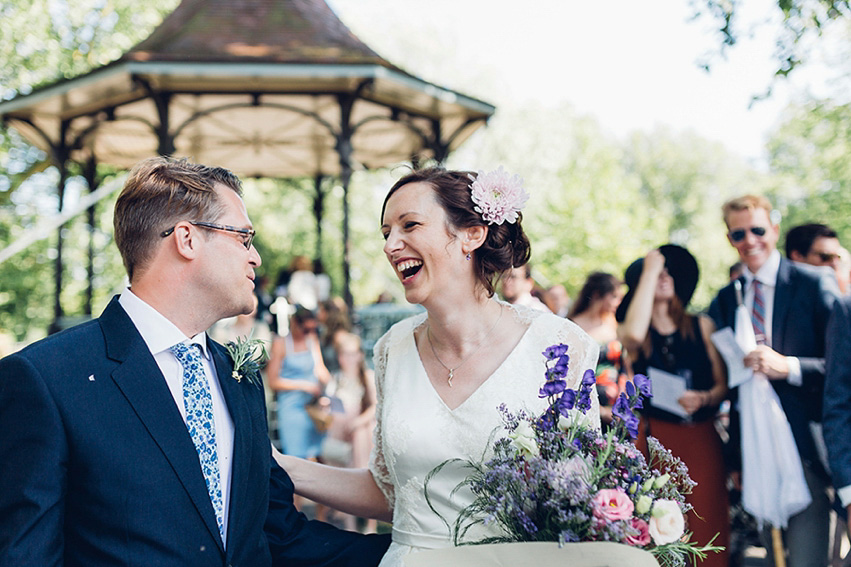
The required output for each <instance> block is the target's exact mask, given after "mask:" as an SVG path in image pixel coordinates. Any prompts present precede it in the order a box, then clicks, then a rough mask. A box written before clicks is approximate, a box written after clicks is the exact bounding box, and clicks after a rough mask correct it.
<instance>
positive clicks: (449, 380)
mask: <svg viewBox="0 0 851 567" xmlns="http://www.w3.org/2000/svg"><path fill="white" fill-rule="evenodd" d="M500 319H502V305H500V306H499V317H497V318H496V322H495V323H494V324H493V327H491V328H490V330H489V331H488V333H487V334H486V335H485V338H483V339H482V341H481V342H480V343H479V346H477V347H476V350H474V351H473V352H471V353H470V354H468V355H467V358H465V359H464V360H462V361H461V362H460V364H458V365H457V366H456V367H455V368H449V367H448V366H446V365H445V364H443V361H442V360H440V357H439V356H437V351H435V350H434V342H433V341H432V340H431V324H429V325H426V338H427V339H428V346H430V347H431V353H432V354H433V355H434V358H435V360H437V361H438V362H439V363H440V365H441V366H442V367H444V368H445V369H446V370H448V371H449V377H448V378H447V379H446V382H447V383H448V384H449V387H450V388H451V387H452V378H454V377H455V371H456V370H458V369H459V368H461V367H462V366H464V364H465V363H466V362H467V361H468V360H470V359H471V358H473V355H474V354H476V353H477V352H479V350H480V349H481V348H482V347H483V346H484V345H485V343H486V342H487V340H488V339H489V338H490V336H491V335H492V334H493V332H494V330H495V329H496V326H497V325H498V324H499V320H500Z"/></svg>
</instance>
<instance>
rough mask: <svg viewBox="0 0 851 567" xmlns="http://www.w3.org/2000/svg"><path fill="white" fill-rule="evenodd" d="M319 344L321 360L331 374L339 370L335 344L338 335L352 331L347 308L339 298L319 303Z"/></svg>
mask: <svg viewBox="0 0 851 567" xmlns="http://www.w3.org/2000/svg"><path fill="white" fill-rule="evenodd" d="M316 316H317V319H318V320H319V344H320V346H321V349H322V360H323V361H324V362H325V367H326V368H327V369H328V372H331V373H332V374H333V373H334V372H337V371H338V370H340V363H339V361H338V360H337V351H336V348H335V344H336V342H337V339H338V338H339V336H340V335H342V334H345V333H347V332H349V331H351V330H352V324H351V321H350V320H349V307H348V306H347V305H346V302H345V301H343V299H342V298H341V297H332V298H330V299H326V300H325V301H322V302H320V303H319V311H318V313H317V315H316Z"/></svg>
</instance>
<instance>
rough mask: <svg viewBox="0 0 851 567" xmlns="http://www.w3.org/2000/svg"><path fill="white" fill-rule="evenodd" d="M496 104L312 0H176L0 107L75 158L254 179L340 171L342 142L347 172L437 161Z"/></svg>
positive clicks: (36, 140)
mask: <svg viewBox="0 0 851 567" xmlns="http://www.w3.org/2000/svg"><path fill="white" fill-rule="evenodd" d="M493 112H494V107H493V106H491V105H490V104H488V103H486V102H483V101H481V100H477V99H475V98H472V97H469V96H465V95H463V94H461V93H458V92H455V91H452V90H449V89H445V88H442V87H439V86H437V85H434V84H432V83H429V82H427V81H424V80H422V79H419V78H417V77H415V76H413V75H411V74H409V73H406V72H405V71H403V70H402V69H400V68H398V67H396V66H395V65H393V64H391V63H390V62H388V61H386V60H385V59H383V58H381V57H380V56H379V55H378V54H376V53H375V52H374V51H373V50H372V49H370V48H369V47H368V46H366V45H365V44H364V43H363V42H361V41H360V40H359V39H358V38H357V37H355V36H354V35H353V34H352V33H351V32H350V31H349V29H348V28H347V27H346V26H345V25H344V24H343V23H342V22H341V21H340V20H339V19H338V18H337V17H336V15H335V14H334V13H333V12H332V11H331V9H330V8H329V7H328V6H327V4H325V2H324V1H322V0H183V2H182V3H181V4H180V5H179V6H178V7H177V8H176V9H175V10H174V12H172V13H171V14H170V15H169V16H167V17H166V18H165V19H164V20H163V22H162V23H161V25H160V26H159V27H158V28H157V29H156V30H154V32H153V33H152V34H151V35H150V37H148V38H147V39H146V40H144V41H142V42H141V43H140V44H138V45H137V46H136V47H134V48H133V49H131V50H130V51H129V52H127V53H126V54H125V55H124V56H122V57H121V58H120V59H118V60H117V61H115V62H113V63H111V64H109V65H106V66H104V67H101V68H98V69H96V70H94V71H92V72H90V73H88V74H86V75H83V76H80V77H76V78H73V79H68V80H62V81H59V82H57V83H54V84H51V85H48V86H46V87H44V88H41V89H38V90H36V91H34V92H32V93H30V94H28V95H25V96H19V97H17V98H15V99H12V100H10V101H7V102H3V103H0V116H2V118H3V120H4V121H5V122H6V123H7V124H9V125H11V126H13V127H14V128H15V129H17V130H18V131H19V132H21V133H22V134H23V135H24V137H26V138H27V140H29V141H30V142H31V143H33V144H34V145H36V146H38V147H40V148H42V149H44V150H45V151H48V152H51V151H52V150H55V149H56V148H66V149H67V150H68V151H69V152H70V153H69V157H70V159H72V160H74V161H77V162H84V161H86V160H88V159H89V158H91V157H94V158H95V161H96V162H97V163H108V164H112V165H115V166H119V167H130V166H132V165H133V164H135V163H136V162H138V161H139V160H140V159H143V158H146V157H150V156H152V155H156V154H174V155H178V156H187V157H190V158H191V159H192V160H194V161H198V162H201V163H209V164H215V165H220V166H224V167H227V168H229V169H232V170H234V171H235V172H237V173H239V174H241V175H248V176H258V177H293V176H317V175H336V174H339V173H340V171H341V165H340V164H341V160H340V151H341V149H346V147H345V145H346V144H348V148H350V150H351V159H350V161H349V163H350V164H351V165H352V166H353V167H354V168H355V169H357V168H359V167H363V168H367V169H369V168H376V167H382V166H386V165H390V164H395V163H399V162H404V161H410V160H411V159H412V158H413V159H419V160H423V159H428V158H436V159H438V160H441V161H442V160H443V159H444V158H445V157H446V155H447V154H448V153H449V152H451V151H452V150H454V149H455V148H457V147H458V146H459V145H460V144H461V143H463V142H464V141H465V140H466V139H467V138H468V137H469V136H470V134H472V133H473V132H474V131H475V130H476V129H477V128H479V127H480V126H482V125H483V124H485V123H486V121H487V119H488V118H489V117H490V115H491V114H492V113H493ZM52 155H53V154H52Z"/></svg>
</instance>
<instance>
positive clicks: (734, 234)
mask: <svg viewBox="0 0 851 567" xmlns="http://www.w3.org/2000/svg"><path fill="white" fill-rule="evenodd" d="M748 231H751V234H753V235H754V236H757V237H759V238H762V237H763V236H765V233H766V231H767V229H766V228H765V227H764V226H752V227H750V228H737V229H736V230H731V231H730V232H728V233H727V234H728V235H729V236H730V240H732V241H733V242H741V241H742V240H744V239H745V236H746V235H747V233H748Z"/></svg>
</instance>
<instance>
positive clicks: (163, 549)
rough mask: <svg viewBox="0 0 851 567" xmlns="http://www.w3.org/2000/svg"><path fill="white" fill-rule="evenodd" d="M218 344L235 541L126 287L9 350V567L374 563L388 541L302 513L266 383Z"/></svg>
mask: <svg viewBox="0 0 851 567" xmlns="http://www.w3.org/2000/svg"><path fill="white" fill-rule="evenodd" d="M209 347H210V351H211V353H212V356H213V359H214V362H215V366H216V371H217V373H218V379H219V382H220V383H221V387H222V393H223V395H224V398H225V402H226V404H227V407H228V410H229V412H230V414H231V417H232V419H233V424H234V443H233V472H232V479H231V498H230V512H229V513H230V516H229V522H228V534H227V536H228V537H227V542H228V545H227V549H224V548H223V546H222V541H221V537H220V536H219V534H218V528H217V527H216V521H215V515H214V512H213V507H212V504H211V503H210V498H209V496H208V493H207V488H206V485H205V481H204V476H203V473H202V472H201V468H200V464H199V460H198V455H197V453H196V450H195V446H194V445H193V443H192V439H191V437H190V436H189V433H188V431H187V429H186V425H185V424H184V422H183V419H182V417H181V415H180V412H179V411H178V408H177V406H176V405H175V403H174V398H173V397H172V395H171V393H170V392H169V389H168V386H167V385H166V382H165V380H164V379H163V377H162V373H161V372H160V369H159V367H158V366H157V363H156V361H155V360H154V358H153V356H152V355H151V353H150V351H149V350H148V348H147V346H146V345H145V342H144V340H143V339H142V337H141V335H140V334H139V333H138V331H137V330H136V328H135V326H134V325H133V323H132V321H131V320H130V318H129V317H128V316H127V314H126V313H125V311H124V310H123V309H122V308H121V306H120V304H119V303H118V301H117V298H115V299H113V300H112V302H111V303H110V304H109V305H108V306H107V308H106V309H105V310H104V312H103V314H102V315H101V317H100V318H99V319H96V320H94V321H90V322H88V323H84V324H82V325H79V326H77V327H74V328H72V329H68V330H67V331H64V332H62V333H59V334H57V335H54V336H52V337H48V338H47V339H44V340H42V341H39V342H37V343H35V344H33V345H31V346H29V347H27V348H26V349H24V350H22V351H20V352H19V353H16V354H13V355H10V356H8V357H6V358H4V359H3V360H2V361H0V432H2V433H0V566H2V567H12V566H15V567H27V566H32V567H50V566H55V565H65V566H68V567H76V566H81V567H82V566H85V567H100V566H118V565H121V566H130V565H139V566H142V565H144V566H174V567H196V566H197V567H201V566H212V565H222V566H224V565H228V566H231V565H232V566H234V567H237V566H245V567H267V566H270V565H273V564H274V565H307V564H310V565H369V564H377V562H378V561H379V559H380V557H381V556H382V554H383V553H384V549H385V548H386V547H387V545H388V541H387V538H374V537H373V538H368V537H366V536H360V535H359V534H354V533H350V532H342V531H339V530H335V529H333V528H331V527H330V526H326V525H323V524H320V523H318V522H308V521H307V520H306V518H304V516H302V515H301V514H299V513H298V512H296V510H295V508H294V507H293V505H292V493H293V486H292V482H291V481H290V479H289V477H288V476H287V475H286V473H285V472H284V471H283V470H282V469H280V467H278V466H277V465H276V464H275V462H274V460H273V459H272V458H271V448H270V443H269V437H268V431H267V425H266V410H265V402H264V396H263V390H262V387H258V386H256V385H254V384H251V383H249V382H248V381H247V380H243V381H241V382H237V381H236V380H234V379H233V378H231V372H232V369H233V365H232V362H231V360H230V357H229V356H228V355H227V351H226V350H225V349H224V348H223V347H222V346H221V345H219V344H217V343H215V342H213V341H210V342H209ZM267 516H268V518H267ZM264 525H265V531H264ZM267 534H268V536H269V537H268V539H267ZM270 541H271V542H272V544H271V545H272V552H273V553H274V557H273V555H272V553H270ZM273 559H274V561H273Z"/></svg>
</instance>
